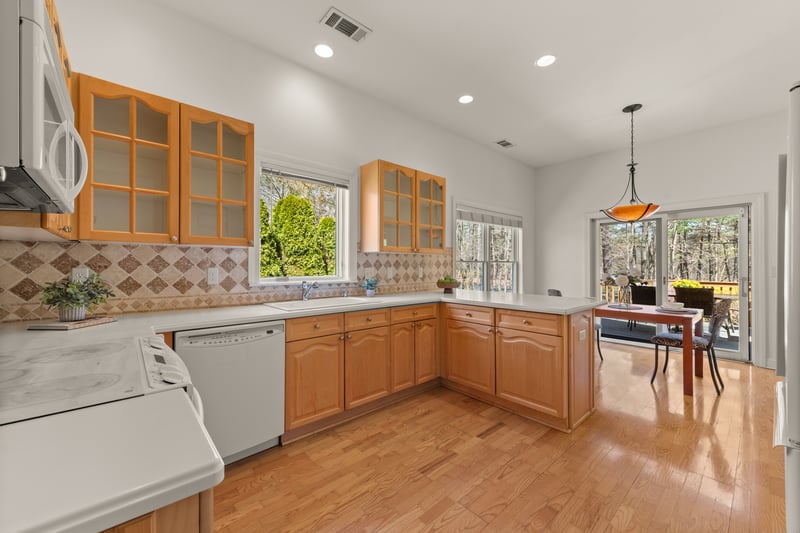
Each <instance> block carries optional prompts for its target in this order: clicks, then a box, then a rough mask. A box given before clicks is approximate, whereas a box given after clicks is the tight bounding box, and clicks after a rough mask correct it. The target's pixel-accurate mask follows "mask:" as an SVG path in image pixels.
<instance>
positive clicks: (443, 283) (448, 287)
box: [436, 275, 461, 294]
mask: <svg viewBox="0 0 800 533" xmlns="http://www.w3.org/2000/svg"><path fill="white" fill-rule="evenodd" d="M436 286H437V287H439V288H440V289H444V293H445V294H453V289H457V288H459V287H460V286H461V282H460V281H458V280H456V279H455V278H454V277H453V276H450V275H447V276H445V277H443V278H439V279H438V280H436Z"/></svg>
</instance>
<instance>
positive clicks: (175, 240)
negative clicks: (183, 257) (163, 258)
mask: <svg viewBox="0 0 800 533" xmlns="http://www.w3.org/2000/svg"><path fill="white" fill-rule="evenodd" d="M169 240H171V241H172V242H178V236H177V235H173V236H172V237H170V238H169Z"/></svg>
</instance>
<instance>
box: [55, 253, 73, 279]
mask: <svg viewBox="0 0 800 533" xmlns="http://www.w3.org/2000/svg"><path fill="white" fill-rule="evenodd" d="M50 264H51V265H52V266H53V268H55V269H56V270H58V271H59V272H61V273H62V274H64V275H65V276H66V275H67V274H69V273H70V272H72V269H73V268H75V267H76V266H79V265H80V263H79V262H78V261H76V260H75V259H73V258H72V257H70V256H69V255H68V254H66V253H63V254H61V255H59V256H58V257H56V258H55V259H53V260H52V261H50Z"/></svg>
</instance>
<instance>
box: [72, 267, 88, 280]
mask: <svg viewBox="0 0 800 533" xmlns="http://www.w3.org/2000/svg"><path fill="white" fill-rule="evenodd" d="M91 273H92V271H91V270H89V267H75V268H73V269H72V273H71V274H70V276H69V277H70V279H71V280H72V281H83V280H85V279H87V278H88V277H89V275H90V274H91Z"/></svg>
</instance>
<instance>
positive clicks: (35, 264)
mask: <svg viewBox="0 0 800 533" xmlns="http://www.w3.org/2000/svg"><path fill="white" fill-rule="evenodd" d="M10 263H11V264H12V265H14V266H15V267H17V269H18V270H20V271H22V272H24V273H25V274H30V273H31V272H33V271H34V270H36V269H37V268H39V267H40V266H42V265H43V264H44V261H42V260H41V259H39V258H38V257H36V256H35V255H33V254H32V253H30V252H28V251H26V252H25V253H23V254H22V255H19V256H17V257H15V258H14V259H13V260H12V261H10Z"/></svg>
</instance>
